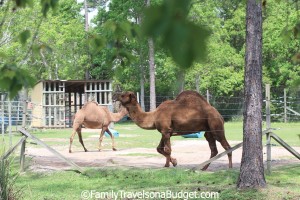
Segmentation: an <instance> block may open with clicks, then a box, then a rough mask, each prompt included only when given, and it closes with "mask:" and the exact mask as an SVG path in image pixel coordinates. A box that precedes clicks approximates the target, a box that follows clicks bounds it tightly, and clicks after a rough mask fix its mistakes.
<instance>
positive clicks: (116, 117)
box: [110, 108, 128, 122]
mask: <svg viewBox="0 0 300 200" xmlns="http://www.w3.org/2000/svg"><path fill="white" fill-rule="evenodd" d="M127 114H128V112H127V110H126V109H125V108H122V110H121V111H120V112H118V113H110V117H111V121H112V122H118V121H120V120H121V119H122V118H123V117H124V116H125V115H127Z"/></svg>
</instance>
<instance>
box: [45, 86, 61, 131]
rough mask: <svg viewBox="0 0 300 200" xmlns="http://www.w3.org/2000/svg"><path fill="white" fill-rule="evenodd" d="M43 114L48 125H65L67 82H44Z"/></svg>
mask: <svg viewBox="0 0 300 200" xmlns="http://www.w3.org/2000/svg"><path fill="white" fill-rule="evenodd" d="M43 116H44V120H43V122H44V126H46V127H65V83H64V82H51V81H49V82H44V83H43Z"/></svg>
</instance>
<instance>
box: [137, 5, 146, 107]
mask: <svg viewBox="0 0 300 200" xmlns="http://www.w3.org/2000/svg"><path fill="white" fill-rule="evenodd" d="M146 3H147V2H146ZM141 23H142V17H141V16H139V17H138V18H137V21H136V24H138V25H140V24H141ZM141 43H142V42H141ZM142 46H143V45H142V44H140V50H139V51H140V56H139V57H140V87H141V90H140V92H141V96H140V104H141V108H142V110H143V111H145V72H144V70H145V69H144V59H145V58H144V54H143V48H142Z"/></svg>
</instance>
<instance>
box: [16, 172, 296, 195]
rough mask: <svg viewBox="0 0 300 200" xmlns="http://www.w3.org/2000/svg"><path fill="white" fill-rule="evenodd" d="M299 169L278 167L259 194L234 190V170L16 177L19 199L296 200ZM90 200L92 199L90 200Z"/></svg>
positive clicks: (52, 173) (36, 174)
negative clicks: (184, 198)
mask: <svg viewBox="0 0 300 200" xmlns="http://www.w3.org/2000/svg"><path fill="white" fill-rule="evenodd" d="M299 172H300V166H288V167H283V168H282V167H281V168H277V169H274V170H273V173H272V174H271V175H268V176H266V179H267V182H268V187H267V188H266V189H261V190H247V191H239V190H237V189H236V181H237V178H238V171H237V170H222V171H218V172H214V173H212V172H198V171H196V172H195V171H191V170H184V169H179V168H169V169H165V168H164V169H132V168H117V169H112V168H106V169H89V170H87V171H86V175H81V174H77V173H75V172H72V171H61V172H51V173H32V172H31V173H26V174H24V175H23V176H21V177H19V179H18V181H17V183H16V184H17V186H18V187H24V188H26V190H25V191H24V192H25V193H24V197H23V199H24V200H26V199H65V200H68V199H80V198H81V192H82V191H85V190H87V191H96V192H111V191H112V190H113V191H114V192H118V191H120V190H124V191H127V192H140V191H142V190H144V191H148V192H164V191H168V190H169V191H172V192H179V191H184V192H218V193H219V195H220V196H219V197H220V199H239V200H240V199H245V200H246V199H275V200H276V199H299V197H300V176H299V175H300V174H299ZM62 188H63V190H62ZM92 199H93V198H92Z"/></svg>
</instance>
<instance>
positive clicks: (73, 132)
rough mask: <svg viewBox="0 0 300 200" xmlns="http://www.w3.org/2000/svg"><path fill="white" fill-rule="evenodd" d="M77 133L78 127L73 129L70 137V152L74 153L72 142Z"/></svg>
mask: <svg viewBox="0 0 300 200" xmlns="http://www.w3.org/2000/svg"><path fill="white" fill-rule="evenodd" d="M75 134H76V129H73V131H72V134H71V137H70V146H69V153H72V150H71V147H72V143H73V140H74V136H75Z"/></svg>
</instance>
